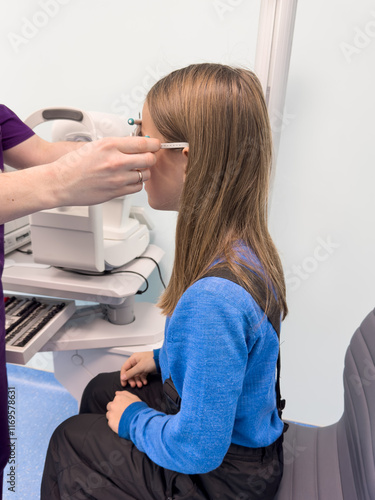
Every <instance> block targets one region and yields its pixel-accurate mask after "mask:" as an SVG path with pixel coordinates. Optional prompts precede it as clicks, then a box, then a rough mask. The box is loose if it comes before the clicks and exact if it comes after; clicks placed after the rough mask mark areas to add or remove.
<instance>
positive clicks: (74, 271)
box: [57, 267, 149, 295]
mask: <svg viewBox="0 0 375 500" xmlns="http://www.w3.org/2000/svg"><path fill="white" fill-rule="evenodd" d="M57 269H61V270H62V271H67V272H69V273H74V274H81V275H83V276H107V275H108V274H126V273H128V274H136V275H137V276H140V277H141V278H142V279H144V280H145V283H146V288H145V289H144V290H138V291H137V292H136V295H142V294H143V293H145V292H147V290H148V287H149V283H148V280H147V278H146V277H145V276H143V274H141V273H137V272H136V271H125V270H122V271H121V270H118V271H117V270H116V269H115V270H110V271H102V272H98V273H95V272H93V271H79V270H78V269H67V268H64V267H58V268H57Z"/></svg>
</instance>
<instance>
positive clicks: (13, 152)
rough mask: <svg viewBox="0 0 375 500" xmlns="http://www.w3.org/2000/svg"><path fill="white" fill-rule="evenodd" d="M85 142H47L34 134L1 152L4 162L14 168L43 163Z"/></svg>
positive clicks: (51, 160) (55, 158) (77, 147)
mask: <svg viewBox="0 0 375 500" xmlns="http://www.w3.org/2000/svg"><path fill="white" fill-rule="evenodd" d="M85 144H86V143H85V142H72V141H66V142H48V141H45V140H44V139H42V138H41V137H39V136H38V135H36V134H34V135H33V136H31V137H30V138H29V139H26V140H25V141H23V142H21V143H19V144H17V146H14V147H13V148H10V149H7V150H5V151H4V152H3V155H4V162H5V163H6V164H7V165H9V166H10V167H13V168H16V169H24V168H28V167H34V166H36V165H45V164H46V163H51V162H53V161H55V160H57V159H58V158H60V157H61V156H63V155H65V154H66V153H69V152H70V151H74V150H76V149H79V148H81V147H82V146H83V145H85Z"/></svg>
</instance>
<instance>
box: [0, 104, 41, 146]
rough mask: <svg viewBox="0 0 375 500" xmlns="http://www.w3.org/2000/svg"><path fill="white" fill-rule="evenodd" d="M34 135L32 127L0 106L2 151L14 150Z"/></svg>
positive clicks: (2, 105)
mask: <svg viewBox="0 0 375 500" xmlns="http://www.w3.org/2000/svg"><path fill="white" fill-rule="evenodd" d="M33 135H34V132H33V131H32V129H31V128H30V127H28V126H27V125H25V124H24V123H23V121H22V120H20V119H19V118H18V116H17V115H16V114H15V113H13V111H11V110H10V109H9V108H7V107H6V106H4V104H0V141H1V149H2V150H3V151H5V150H6V149H10V148H13V147H14V146H17V144H20V143H21V142H23V141H26V139H29V138H30V137H31V136H33Z"/></svg>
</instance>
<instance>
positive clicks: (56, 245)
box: [25, 108, 151, 272]
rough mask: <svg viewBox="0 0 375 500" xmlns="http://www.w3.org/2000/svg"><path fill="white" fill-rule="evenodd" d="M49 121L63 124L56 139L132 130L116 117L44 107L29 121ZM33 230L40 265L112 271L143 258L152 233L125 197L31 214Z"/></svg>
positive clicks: (35, 255) (57, 128)
mask: <svg viewBox="0 0 375 500" xmlns="http://www.w3.org/2000/svg"><path fill="white" fill-rule="evenodd" d="M50 120H58V121H56V123H55V124H54V126H53V128H52V140H53V141H85V142H91V141H94V140H97V139H100V138H102V137H105V136H126V135H130V134H131V130H132V129H131V127H130V126H129V125H127V124H125V123H124V122H123V121H122V120H121V119H120V118H119V117H118V116H116V115H113V114H107V113H96V112H95V113H93V112H90V113H87V112H84V111H82V110H80V109H74V108H46V109H42V110H39V111H36V112H35V113H33V114H32V115H31V116H29V117H28V118H27V120H26V121H25V123H26V124H27V125H29V127H31V128H34V127H36V126H37V125H39V124H40V123H43V122H46V121H50ZM140 221H141V222H145V223H146V224H144V223H142V224H141V223H140ZM30 226H31V241H32V249H33V258H34V261H35V262H37V263H42V264H50V265H52V266H56V267H62V268H67V269H76V270H81V271H87V272H102V271H105V270H111V269H114V268H117V267H120V266H123V265H124V264H127V263H128V262H130V261H131V260H133V259H134V258H136V257H138V256H139V255H141V254H142V253H143V252H144V251H145V249H146V248H147V246H148V244H149V231H148V227H149V228H150V229H151V225H150V223H149V221H147V219H146V217H145V214H144V213H142V210H134V211H131V207H130V198H128V197H125V196H123V197H120V198H116V199H114V200H111V201H109V202H106V203H103V204H100V205H94V206H72V207H61V208H55V209H51V210H43V211H41V212H37V213H35V214H33V215H31V216H30ZM147 226H148V227H147Z"/></svg>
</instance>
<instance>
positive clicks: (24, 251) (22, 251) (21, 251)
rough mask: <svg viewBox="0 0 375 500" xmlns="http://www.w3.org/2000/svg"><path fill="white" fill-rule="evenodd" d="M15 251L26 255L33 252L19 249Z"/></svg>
mask: <svg viewBox="0 0 375 500" xmlns="http://www.w3.org/2000/svg"><path fill="white" fill-rule="evenodd" d="M16 251H17V252H20V253H25V254H26V255H31V254H32V253H33V251H32V250H31V249H30V248H29V249H28V250H21V249H20V248H16Z"/></svg>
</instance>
